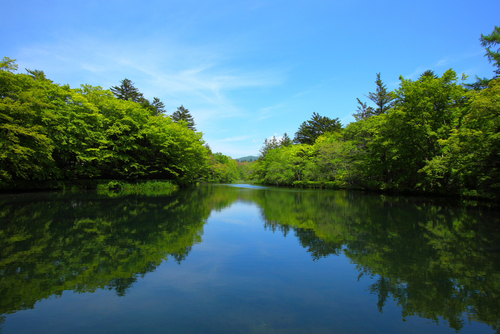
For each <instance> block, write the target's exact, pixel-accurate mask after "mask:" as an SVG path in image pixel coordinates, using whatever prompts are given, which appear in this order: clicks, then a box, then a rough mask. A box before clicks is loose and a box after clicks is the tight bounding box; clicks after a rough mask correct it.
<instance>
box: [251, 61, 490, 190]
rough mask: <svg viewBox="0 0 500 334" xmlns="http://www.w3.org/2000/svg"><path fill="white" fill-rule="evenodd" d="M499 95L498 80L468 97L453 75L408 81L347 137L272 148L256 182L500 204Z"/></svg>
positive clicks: (268, 147) (426, 75) (345, 133)
mask: <svg viewBox="0 0 500 334" xmlns="http://www.w3.org/2000/svg"><path fill="white" fill-rule="evenodd" d="M378 79H379V77H378ZM379 84H380V85H382V84H381V82H380V83H379ZM382 91H383V90H382V89H380V92H382ZM387 94H388V93H387ZM375 95H376V94H375ZM375 95H373V96H375ZM499 96H500V84H499V81H498V80H491V81H490V82H489V85H488V87H487V88H485V89H482V90H478V91H475V90H471V91H468V90H467V89H465V88H464V86H463V85H461V84H460V83H459V82H458V78H457V76H456V74H455V72H454V71H453V70H448V71H446V72H445V73H444V74H443V75H442V76H441V77H439V76H437V75H436V74H435V73H433V72H432V71H426V72H424V73H423V74H422V75H421V76H420V77H419V79H418V80H415V81H412V80H406V79H404V78H401V83H400V87H399V88H398V89H397V90H396V91H394V92H392V93H390V98H391V99H393V100H390V106H391V108H390V109H388V110H385V111H384V112H381V113H380V114H378V115H377V114H375V112H374V111H373V110H375V109H373V110H372V109H369V108H371V107H368V106H366V104H363V103H361V104H363V105H364V107H366V108H367V109H369V110H371V111H373V113H372V114H371V115H370V116H369V117H360V118H359V120H358V121H357V122H354V123H351V124H349V125H348V126H347V127H346V128H345V129H344V130H342V131H335V132H326V133H325V134H323V135H320V136H318V137H316V139H315V141H314V142H312V143H309V144H302V145H303V146H299V145H292V146H291V147H280V145H279V143H278V141H277V140H274V141H273V140H271V141H269V142H267V143H265V144H266V145H265V146H264V148H263V151H264V152H266V154H265V155H263V156H262V157H261V161H260V162H259V164H257V166H256V171H255V172H254V173H253V175H254V177H255V178H256V179H258V180H260V181H261V182H264V183H268V184H274V185H295V186H308V187H333V188H335V187H341V188H358V189H359V188H361V189H375V190H380V189H381V190H391V191H411V192H428V193H438V194H446V195H451V194H455V195H467V196H480V197H489V198H498V194H499V193H500V189H499V188H500V172H499V171H500V165H499V163H498V162H499V161H500V151H499V149H498V148H499V147H500V142H499V137H500V136H499V131H500V123H499V122H498V119H500V117H499V116H500V115H499V114H500V112H499V109H498V107H497V106H498V105H500V104H499ZM388 101H389V100H388ZM364 107H363V108H364ZM379 110H384V109H383V108H380V109H379ZM371 111H370V112H371ZM318 116H319V115H318ZM303 127H304V128H306V127H307V123H306V122H304V123H303ZM304 145H305V146H304ZM299 152H300V153H299Z"/></svg>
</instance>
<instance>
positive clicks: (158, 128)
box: [0, 70, 209, 188]
mask: <svg viewBox="0 0 500 334" xmlns="http://www.w3.org/2000/svg"><path fill="white" fill-rule="evenodd" d="M125 83H126V82H125ZM0 97H1V100H0V183H1V184H0V185H1V186H2V187H3V188H8V187H15V184H16V182H17V181H25V180H34V181H46V180H71V179H95V178H106V179H137V178H146V179H158V178H164V179H170V180H174V181H175V182H177V183H181V184H183V183H191V182H196V181H197V180H200V179H203V178H204V177H205V176H206V173H207V167H208V160H209V155H208V149H207V148H205V147H204V146H203V144H204V142H203V140H202V134H201V133H195V132H194V131H192V130H191V129H189V128H187V127H186V126H185V125H183V124H181V123H175V122H173V121H172V120H171V119H170V118H169V117H166V116H164V115H161V113H160V112H159V110H161V108H162V103H161V102H160V101H159V100H158V99H156V100H154V103H155V106H154V108H156V109H155V110H156V111H155V112H152V110H151V108H145V107H144V103H137V102H134V101H133V98H129V99H127V100H125V99H117V98H115V97H114V96H113V93H112V92H111V91H107V90H103V89H102V88H101V87H92V86H89V85H82V86H81V87H80V88H79V89H70V87H69V86H60V85H58V84H54V83H53V82H52V81H50V80H48V79H47V78H46V77H45V74H44V73H43V72H42V71H36V70H35V71H28V74H13V73H11V72H10V71H0ZM143 100H144V99H143ZM142 102H144V101H142Z"/></svg>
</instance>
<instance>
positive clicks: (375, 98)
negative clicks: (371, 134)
mask: <svg viewBox="0 0 500 334" xmlns="http://www.w3.org/2000/svg"><path fill="white" fill-rule="evenodd" d="M375 85H376V86H377V89H376V91H375V93H368V96H367V97H368V98H369V99H370V100H371V101H372V102H373V103H375V105H376V106H377V107H376V108H372V107H369V106H367V104H366V103H363V102H361V101H360V99H357V100H358V104H359V105H358V111H357V112H356V113H354V114H352V115H353V116H354V118H355V119H356V120H357V121H359V120H362V119H366V118H368V117H370V116H373V115H380V114H384V113H386V112H387V111H388V110H389V109H391V108H392V106H393V104H394V103H393V100H394V94H393V93H392V92H389V91H387V87H386V86H385V84H384V83H383V82H382V79H380V73H377V79H376V80H375Z"/></svg>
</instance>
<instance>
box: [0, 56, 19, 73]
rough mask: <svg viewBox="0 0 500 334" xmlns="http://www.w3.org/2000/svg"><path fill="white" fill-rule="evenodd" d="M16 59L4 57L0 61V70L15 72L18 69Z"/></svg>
mask: <svg viewBox="0 0 500 334" xmlns="http://www.w3.org/2000/svg"><path fill="white" fill-rule="evenodd" d="M15 62H16V60H15V59H10V58H9V57H3V59H2V60H1V61H0V71H7V72H15V71H17V67H18V66H17V64H16V63H15Z"/></svg>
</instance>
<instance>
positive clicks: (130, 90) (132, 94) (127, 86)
mask: <svg viewBox="0 0 500 334" xmlns="http://www.w3.org/2000/svg"><path fill="white" fill-rule="evenodd" d="M120 83H121V85H120V86H113V87H111V88H110V89H111V91H112V92H113V94H115V96H116V98H117V99H120V100H126V101H127V100H131V101H134V102H138V103H142V102H144V100H145V99H144V96H143V95H142V93H141V92H139V89H137V88H136V87H135V86H134V83H133V82H132V81H131V80H129V79H127V78H125V79H123V80H122V81H120Z"/></svg>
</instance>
